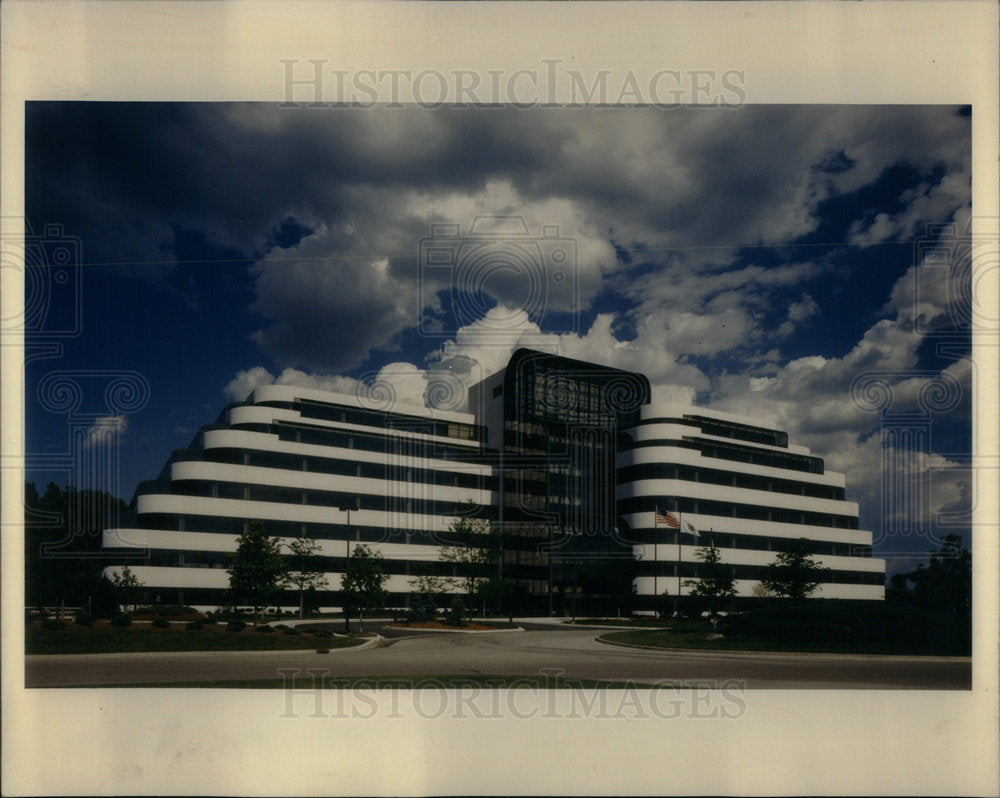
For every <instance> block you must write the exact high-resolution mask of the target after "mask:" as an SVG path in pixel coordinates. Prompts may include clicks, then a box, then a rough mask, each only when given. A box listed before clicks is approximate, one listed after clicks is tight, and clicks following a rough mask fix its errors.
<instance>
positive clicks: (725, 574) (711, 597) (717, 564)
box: [684, 544, 736, 622]
mask: <svg viewBox="0 0 1000 798" xmlns="http://www.w3.org/2000/svg"><path fill="white" fill-rule="evenodd" d="M698 559H699V560H701V563H699V565H698V568H697V571H696V573H697V579H688V580H686V581H685V582H684V584H685V586H687V587H690V588H691V595H692V596H697V597H698V598H700V599H701V601H702V603H703V604H704V605H705V608H706V609H707V610H708V611H709V613H710V614H711V616H712V621H713V622H714V621H715V616H716V615H717V614H718V612H719V610H721V609H722V608H723V607H725V606H726V605H727V604H728V603H729V602H731V601H732V600H733V599H734V598H736V585H735V582H734V580H733V573H732V569H731V567H730V566H728V565H723V564H722V561H721V560H722V557H721V556H720V554H719V550H718V549H717V548H715V546H714V545H712V544H709V545H708V546H705V547H703V548H700V549H698Z"/></svg>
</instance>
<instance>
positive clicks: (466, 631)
mask: <svg viewBox="0 0 1000 798" xmlns="http://www.w3.org/2000/svg"><path fill="white" fill-rule="evenodd" d="M386 628H387V629H392V630H393V631H396V632H437V633H438V634H460V635H493V634H497V633H499V632H523V631H524V629H523V628H522V627H520V626H517V627H515V628H514V629H415V628H413V627H412V626H392V625H391V624H389V625H387V626H386Z"/></svg>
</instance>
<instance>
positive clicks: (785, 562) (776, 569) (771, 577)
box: [760, 538, 830, 599]
mask: <svg viewBox="0 0 1000 798" xmlns="http://www.w3.org/2000/svg"><path fill="white" fill-rule="evenodd" d="M829 570H830V569H829V568H824V567H822V566H820V565H817V564H816V563H815V562H814V561H813V559H812V557H810V556H809V541H808V540H806V539H805V538H799V539H798V540H790V541H788V543H786V544H785V548H784V550H783V551H781V552H780V553H779V554H778V556H777V557H776V558H775V560H774V562H773V563H771V564H770V565H769V566H767V573H766V574H765V576H764V578H763V579H761V580H760V581H761V584H762V585H763V586H764V588H765V589H766V590H769V591H770V592H772V593H774V595H776V596H782V597H784V598H790V599H803V598H806V596H808V595H809V594H810V593H812V592H813V591H814V590H815V589H816V588H817V587H819V585H820V583H821V582H822V581H823V575H824V574H825V573H826V572H827V571H829Z"/></svg>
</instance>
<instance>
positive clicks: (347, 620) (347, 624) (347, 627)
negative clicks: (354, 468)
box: [337, 498, 358, 632]
mask: <svg viewBox="0 0 1000 798" xmlns="http://www.w3.org/2000/svg"><path fill="white" fill-rule="evenodd" d="M337 509H338V510H340V511H342V512H343V511H346V512H347V534H345V535H344V542H345V543H346V544H347V564H346V565H345V566H344V577H343V580H341V593H344V631H345V632H350V631H351V614H350V610H349V608H348V606H347V600H346V599H347V597H346V593H345V591H344V590H343V587H344V580H346V579H347V572H348V571H349V570H350V567H351V510H357V509H358V500H357V498H355V499H354V501H353V502H345V503H344V504H341V505H339V506H338V507H337Z"/></svg>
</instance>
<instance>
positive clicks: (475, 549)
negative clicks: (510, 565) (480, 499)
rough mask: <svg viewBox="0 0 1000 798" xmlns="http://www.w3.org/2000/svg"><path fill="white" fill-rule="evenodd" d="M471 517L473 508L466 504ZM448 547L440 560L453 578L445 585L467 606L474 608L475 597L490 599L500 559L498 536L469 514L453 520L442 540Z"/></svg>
mask: <svg viewBox="0 0 1000 798" xmlns="http://www.w3.org/2000/svg"><path fill="white" fill-rule="evenodd" d="M468 506H469V510H470V513H471V511H472V510H474V508H475V505H474V504H473V503H472V502H469V503H468ZM443 538H444V541H443V542H445V543H446V544H447V545H445V546H443V547H442V548H441V553H440V555H439V556H440V558H441V560H442V561H443V562H448V563H452V564H453V566H454V569H453V570H454V576H451V577H447V578H446V581H447V582H448V583H449V584H450V585H452V586H453V587H455V588H457V589H458V590H460V591H461V592H463V593H465V594H466V595H467V596H468V599H469V605H470V606H471V605H474V604H475V601H476V597H477V596H481V597H483V599H484V601H485V599H486V597H490V596H492V595H493V594H494V593H495V592H496V591H497V590H498V588H497V586H496V582H497V581H498V580H499V568H498V565H499V562H500V556H501V551H502V550H501V541H500V535H499V534H498V533H497V532H496V531H495V530H494V528H493V525H492V524H491V523H490V521H489V520H488V519H485V518H475V517H473V516H472V515H471V514H470V515H465V516H462V517H461V518H456V519H455V520H454V521H452V522H451V525H450V526H449V527H448V531H447V533H445V535H444V536H443Z"/></svg>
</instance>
